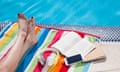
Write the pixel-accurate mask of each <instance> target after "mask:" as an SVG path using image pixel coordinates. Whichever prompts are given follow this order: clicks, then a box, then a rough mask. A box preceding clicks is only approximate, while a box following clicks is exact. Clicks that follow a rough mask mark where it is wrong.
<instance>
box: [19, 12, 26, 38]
mask: <svg viewBox="0 0 120 72" xmlns="http://www.w3.org/2000/svg"><path fill="white" fill-rule="evenodd" d="M18 24H19V34H18V36H19V35H20V36H22V37H26V35H27V27H28V21H27V18H26V17H25V16H24V15H23V14H18Z"/></svg>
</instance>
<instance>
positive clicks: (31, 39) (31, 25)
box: [27, 17, 37, 44]
mask: <svg viewBox="0 0 120 72" xmlns="http://www.w3.org/2000/svg"><path fill="white" fill-rule="evenodd" d="M28 23H29V24H28V36H27V40H28V41H29V42H31V43H32V44H35V43H37V39H36V36H35V32H34V30H35V22H34V17H32V18H31V19H30V20H29V22H28Z"/></svg>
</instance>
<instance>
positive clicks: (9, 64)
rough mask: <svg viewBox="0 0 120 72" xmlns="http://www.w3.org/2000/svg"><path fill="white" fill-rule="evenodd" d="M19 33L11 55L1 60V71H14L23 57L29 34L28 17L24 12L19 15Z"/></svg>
mask: <svg viewBox="0 0 120 72" xmlns="http://www.w3.org/2000/svg"><path fill="white" fill-rule="evenodd" d="M18 18H19V19H18V23H19V34H18V38H17V41H16V43H15V45H14V47H13V48H12V49H11V51H10V52H9V56H7V57H6V59H5V60H4V61H2V62H0V71H1V72H14V70H15V68H16V66H17V64H18V62H19V60H20V59H21V57H22V52H23V45H24V41H25V38H26V35H27V24H28V22H27V19H26V17H25V16H24V15H23V14H19V15H18Z"/></svg>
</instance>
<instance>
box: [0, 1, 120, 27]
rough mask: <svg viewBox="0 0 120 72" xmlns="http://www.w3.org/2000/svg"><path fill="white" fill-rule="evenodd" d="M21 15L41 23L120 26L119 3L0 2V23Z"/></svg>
mask: <svg viewBox="0 0 120 72" xmlns="http://www.w3.org/2000/svg"><path fill="white" fill-rule="evenodd" d="M20 12H22V13H24V14H25V15H27V16H28V18H30V17H31V16H34V17H35V19H36V22H37V23H42V24H70V25H87V26H106V25H107V26H120V0H0V22H3V21H17V14H18V13H20Z"/></svg>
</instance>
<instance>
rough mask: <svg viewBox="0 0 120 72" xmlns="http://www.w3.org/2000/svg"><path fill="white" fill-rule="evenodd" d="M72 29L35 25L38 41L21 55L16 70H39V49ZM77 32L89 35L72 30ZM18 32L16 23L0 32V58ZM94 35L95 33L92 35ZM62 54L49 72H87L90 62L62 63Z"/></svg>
mask: <svg viewBox="0 0 120 72" xmlns="http://www.w3.org/2000/svg"><path fill="white" fill-rule="evenodd" d="M70 31H72V30H62V29H56V28H47V27H43V26H40V25H39V26H38V25H37V26H36V27H35V34H36V37H37V39H38V43H36V44H35V45H33V46H31V48H29V50H28V51H27V52H26V53H25V54H24V55H23V57H22V59H21V60H20V62H19V65H18V67H17V69H16V72H41V70H42V68H43V66H42V65H41V64H40V62H39V59H38V57H39V55H40V52H41V49H43V48H50V47H51V46H52V45H53V44H54V43H55V42H56V41H57V40H59V39H60V38H61V37H62V36H64V35H65V34H66V33H68V32H70ZM74 32H76V33H78V34H79V35H80V36H81V37H82V38H83V37H84V36H85V35H91V34H87V33H83V32H79V31H74ZM17 33H18V24H17V23H14V24H12V23H9V24H8V25H7V26H6V27H5V28H4V29H3V30H2V32H1V33H0V59H2V58H4V57H5V56H6V55H7V53H8V52H9V51H10V50H11V48H12V46H13V45H14V43H15V40H16V37H17ZM92 36H95V35H92ZM95 37H96V38H99V37H98V36H95ZM50 54H51V53H50V52H48V53H46V54H44V57H45V58H47V57H48V56H49V55H50ZM63 59H64V56H62V55H60V56H59V61H58V62H57V64H56V65H55V66H54V70H52V71H51V72H88V69H89V67H90V64H91V63H90V62H88V63H82V62H79V63H77V64H74V65H72V66H71V67H69V66H66V65H65V64H64V60H63Z"/></svg>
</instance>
